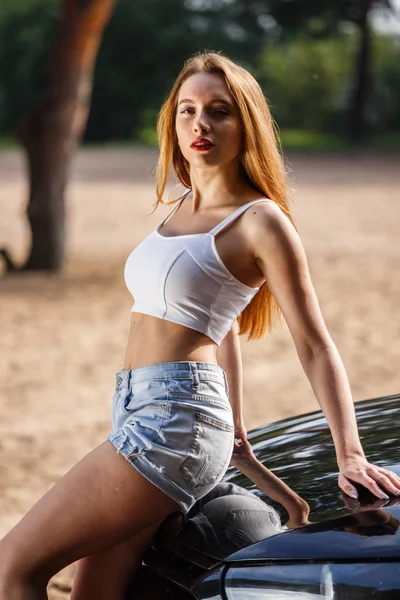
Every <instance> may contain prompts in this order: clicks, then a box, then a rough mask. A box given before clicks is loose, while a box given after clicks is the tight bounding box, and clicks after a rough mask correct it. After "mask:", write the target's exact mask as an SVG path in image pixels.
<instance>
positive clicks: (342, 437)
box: [248, 203, 400, 498]
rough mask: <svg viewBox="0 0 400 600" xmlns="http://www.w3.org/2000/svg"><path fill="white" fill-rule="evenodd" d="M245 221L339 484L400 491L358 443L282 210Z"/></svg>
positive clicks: (264, 208) (271, 208)
mask: <svg viewBox="0 0 400 600" xmlns="http://www.w3.org/2000/svg"><path fill="white" fill-rule="evenodd" d="M252 213H253V214H257V218H256V219H254V220H252V221H251V223H250V225H249V230H248V231H249V238H251V240H252V245H253V250H254V254H255V260H256V264H257V265H258V267H259V268H260V269H261V271H262V272H263V274H264V276H265V279H266V281H267V282H268V286H269V288H270V290H271V292H272V294H273V296H274V298H275V299H276V301H277V302H278V304H279V306H280V308H281V310H282V313H283V315H284V317H285V320H286V322H287V324H288V327H289V330H290V332H291V335H292V337H293V340H294V343H295V346H296V350H297V353H298V356H299V359H300V362H301V364H302V366H303V369H304V371H305V373H306V375H307V377H308V379H309V381H310V384H311V386H312V389H313V391H314V393H315V396H316V398H317V400H318V403H319V405H320V406H321V409H322V410H323V412H324V414H325V416H326V418H327V420H328V423H329V426H330V429H331V433H332V437H333V441H334V444H335V450H336V457H337V462H338V466H339V471H340V473H339V486H340V487H341V489H342V490H343V491H344V492H345V493H346V494H348V495H350V496H352V497H357V490H356V489H355V487H354V485H353V483H360V484H361V485H363V486H364V487H366V488H368V489H369V490H370V491H371V492H372V493H373V494H374V495H375V496H377V497H379V498H384V497H387V496H385V494H384V492H383V491H382V490H386V491H388V492H390V493H392V494H395V495H400V478H399V477H398V476H397V475H395V474H394V473H392V472H391V471H388V470H386V469H382V468H380V467H377V466H374V465H372V464H370V463H368V461H367V459H366V458H365V455H364V451H363V449H362V446H361V442H360V438H359V435H358V430H357V423H356V418H355V410H354V404H353V400H352V396H351V392H350V386H349V382H348V379H347V375H346V372H345V369H344V366H343V363H342V360H341V358H340V356H339V353H338V351H337V349H336V346H335V344H334V343H333V341H332V339H331V337H330V335H329V333H328V331H327V328H326V325H325V323H324V320H323V317H322V314H321V310H320V307H319V304H318V300H317V297H316V294H315V291H314V288H313V285H312V282H311V278H310V273H309V269H308V265H307V260H306V256H305V252H304V248H303V245H302V243H301V240H300V238H299V236H298V234H297V232H296V230H295V228H294V227H293V225H292V224H291V222H290V221H289V219H288V218H287V217H286V216H285V215H284V214H283V213H282V212H281V210H280V209H279V208H278V207H277V206H276V205H272V204H271V203H268V204H263V205H259V206H257V211H256V212H255V211H252Z"/></svg>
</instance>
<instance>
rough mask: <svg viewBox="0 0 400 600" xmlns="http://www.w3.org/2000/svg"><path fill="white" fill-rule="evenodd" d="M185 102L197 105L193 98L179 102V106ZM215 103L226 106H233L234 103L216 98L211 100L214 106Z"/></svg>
mask: <svg viewBox="0 0 400 600" xmlns="http://www.w3.org/2000/svg"><path fill="white" fill-rule="evenodd" d="M184 102H191V103H192V104H195V101H194V100H192V99H191V98H184V99H183V100H180V101H179V102H178V106H179V105H180V104H183V103H184ZM214 103H218V104H225V105H226V106H233V104H232V102H229V101H228V100H224V99H223V98H214V99H213V100H211V104H214Z"/></svg>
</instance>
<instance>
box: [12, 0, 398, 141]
mask: <svg viewBox="0 0 400 600" xmlns="http://www.w3.org/2000/svg"><path fill="white" fill-rule="evenodd" d="M63 1H64V0H12V1H10V2H9V1H8V0H0V136H1V137H5V138H6V137H9V136H11V135H12V134H13V133H14V132H15V130H16V128H17V126H18V124H19V122H20V120H21V119H22V118H23V117H24V116H25V115H26V114H27V113H28V112H29V111H30V110H31V109H32V108H33V107H34V106H35V104H36V103H37V102H38V100H39V98H40V97H41V96H42V94H43V91H44V89H45V87H46V84H47V77H48V72H49V59H50V54H49V53H50V49H51V48H52V45H53V40H54V38H55V36H56V35H57V32H58V24H59V19H60V10H61V8H62V3H63ZM377 2H378V3H379V2H381V3H382V2H383V0H377ZM360 7H361V0H360V1H358V0H357V1H355V0H352V1H351V2H350V0H341V1H340V2H339V3H337V4H335V3H332V2H331V1H330V0H320V1H319V2H317V1H316V0H292V1H291V2H282V0H263V1H262V2H260V1H259V0H246V1H244V0H116V7H115V11H114V14H113V15H112V18H111V20H110V23H109V25H108V27H107V28H106V31H105V34H104V38H103V41H102V44H101V46H100V51H99V55H98V60H97V65H96V73H95V81H94V89H93V96H92V106H91V112H90V116H89V121H88V126H87V131H86V141H89V142H104V141H115V140H121V141H130V140H134V139H136V140H140V141H142V142H145V143H147V144H154V143H155V142H156V139H155V120H156V116H157V112H158V110H159V107H160V104H161V102H162V100H163V98H164V97H165V95H166V93H167V92H168V90H169V88H170V86H171V85H172V83H173V81H174V78H175V77H176V75H177V73H178V72H179V70H180V68H181V66H182V64H183V62H184V60H185V59H186V58H187V57H188V56H190V55H191V54H193V53H195V52H197V51H199V50H202V49H214V50H221V51H223V52H224V53H225V54H227V55H228V56H230V57H232V58H233V59H234V60H237V61H238V62H240V63H241V64H243V65H244V66H246V67H249V68H250V70H251V71H252V72H255V74H256V76H257V77H258V78H259V80H260V82H261V84H262V85H263V88H264V90H265V93H266V96H267V97H268V99H269V101H270V103H271V108H272V113H273V115H274V118H275V120H276V121H277V123H278V125H279V127H280V128H281V130H283V131H284V132H285V133H284V135H285V136H286V140H289V139H290V141H289V142H287V143H288V144H289V146H291V147H299V148H300V147H312V146H313V145H315V147H316V146H318V145H319V144H320V143H322V144H323V145H324V146H327V147H329V146H331V147H334V146H335V145H336V144H337V143H339V142H337V138H336V137H335V136H336V135H337V134H339V136H340V135H343V134H344V132H345V131H346V129H347V123H348V105H349V98H350V94H351V90H352V86H353V85H354V84H353V80H354V57H355V51H356V47H357V45H358V41H359V39H358V33H357V31H356V30H355V28H354V26H353V29H350V30H349V25H348V21H352V22H353V23H354V22H357V20H358V19H359V14H360ZM343 19H345V20H346V21H347V26H346V30H345V31H346V33H343V32H342V33H341V23H342V21H343ZM399 55H400V49H399V42H398V39H397V40H396V39H395V38H393V37H389V36H382V35H380V36H378V35H375V36H374V38H373V61H372V62H373V87H372V94H371V96H370V99H369V103H368V106H367V111H366V116H367V120H368V124H369V126H370V128H371V130H372V131H375V132H377V133H380V132H384V131H389V132H390V131H393V130H396V129H397V130H398V131H399V130H400V103H399V102H398V92H397V90H398V89H399V87H400V60H399V59H400V56H399ZM294 130H296V131H297V134H295V133H294ZM316 132H320V134H321V135H322V136H323V139H322V138H321V137H320V138H318V136H317V137H316ZM331 134H332V135H333V137H332V136H331V137H329V135H331ZM329 140H330V141H329ZM335 140H336V141H335ZM284 143H285V142H284Z"/></svg>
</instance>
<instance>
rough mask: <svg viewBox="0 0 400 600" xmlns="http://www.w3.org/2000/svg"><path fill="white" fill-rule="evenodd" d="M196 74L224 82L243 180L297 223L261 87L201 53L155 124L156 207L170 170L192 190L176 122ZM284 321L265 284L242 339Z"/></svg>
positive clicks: (243, 323)
mask: <svg viewBox="0 0 400 600" xmlns="http://www.w3.org/2000/svg"><path fill="white" fill-rule="evenodd" d="M197 73H213V74H217V75H219V76H220V77H222V79H223V80H224V81H225V83H226V85H227V87H228V89H229V91H230V93H231V94H232V97H233V99H234V101H235V102H236V104H237V107H238V109H239V114H240V118H241V122H242V127H243V142H242V153H241V157H240V160H241V167H242V170H243V174H244V176H245V177H246V178H247V179H248V181H249V183H250V184H251V185H252V186H253V187H254V188H255V189H256V190H258V191H259V192H260V193H261V194H262V195H263V196H266V197H268V198H270V199H271V200H273V201H274V202H276V204H277V205H278V206H279V207H280V209H281V210H282V211H283V213H284V214H285V215H286V216H287V217H288V218H289V219H290V220H291V221H292V222H293V219H292V216H291V214H290V210H289V207H288V204H287V196H288V188H287V183H286V173H285V168H284V164H283V158H282V155H281V152H280V146H279V142H278V137H277V135H276V128H275V124H274V121H273V119H272V116H271V113H270V111H269V108H268V104H267V101H266V99H265V97H264V94H263V92H262V90H261V87H260V86H259V84H258V83H257V81H256V80H255V79H254V77H253V76H252V75H251V74H250V73H249V72H248V71H246V69H244V68H243V67H240V66H239V65H237V64H235V63H234V62H232V61H231V60H229V58H226V57H224V56H222V55H221V54H217V53H215V52H204V53H200V54H197V55H195V56H193V57H191V58H189V59H188V60H187V61H186V62H185V64H184V66H183V68H182V70H181V72H180V73H179V75H178V77H177V79H176V81H175V83H174V85H173V87H172V89H171V91H170V93H169V94H168V96H167V99H166V100H165V102H164V104H163V105H162V107H161V110H160V113H159V116H158V122H157V133H158V141H159V147H160V156H159V161H158V165H157V185H156V193H157V201H156V204H155V207H157V206H158V204H160V203H161V204H170V203H169V202H165V201H164V200H163V195H164V192H165V188H166V185H167V180H168V176H169V174H170V170H171V167H172V168H173V170H174V171H175V173H176V175H177V177H178V179H179V181H180V182H181V183H182V184H183V185H184V186H185V187H186V188H189V189H190V187H191V183H190V166H189V163H188V161H187V160H186V159H185V157H184V156H183V154H182V153H181V151H180V148H179V145H178V139H177V135H176V130H175V116H176V108H177V103H178V95H179V90H180V88H181V86H182V84H183V83H184V81H186V79H188V78H189V77H191V76H192V75H195V74H197ZM280 317H281V311H280V309H279V306H278V304H277V302H276V300H275V299H274V297H273V295H272V294H271V291H270V289H269V288H268V285H267V283H263V284H262V286H261V287H260V290H259V291H258V292H257V294H256V295H255V296H254V298H253V300H252V301H251V302H250V304H249V305H248V306H247V307H246V308H245V309H244V311H243V312H242V314H241V315H240V316H239V318H238V323H239V333H240V335H243V334H245V333H247V334H248V339H249V340H250V339H257V338H261V337H262V336H263V335H264V334H265V333H266V332H267V331H268V332H269V331H271V329H272V327H273V325H274V324H275V322H276V321H277V320H278V319H279V318H280Z"/></svg>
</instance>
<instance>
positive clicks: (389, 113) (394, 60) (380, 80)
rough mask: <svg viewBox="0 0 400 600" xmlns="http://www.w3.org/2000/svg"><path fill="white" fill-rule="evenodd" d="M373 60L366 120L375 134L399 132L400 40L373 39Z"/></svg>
mask: <svg viewBox="0 0 400 600" xmlns="http://www.w3.org/2000/svg"><path fill="white" fill-rule="evenodd" d="M373 57H374V58H373V64H372V82H373V87H372V94H371V100H370V102H369V105H368V117H369V120H370V122H371V125H372V126H373V128H374V129H375V130H376V131H389V132H390V131H392V132H393V129H397V130H398V131H400V102H399V96H398V94H399V90H400V38H399V37H397V38H396V37H392V36H382V35H381V36H378V35H375V36H374V39H373Z"/></svg>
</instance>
